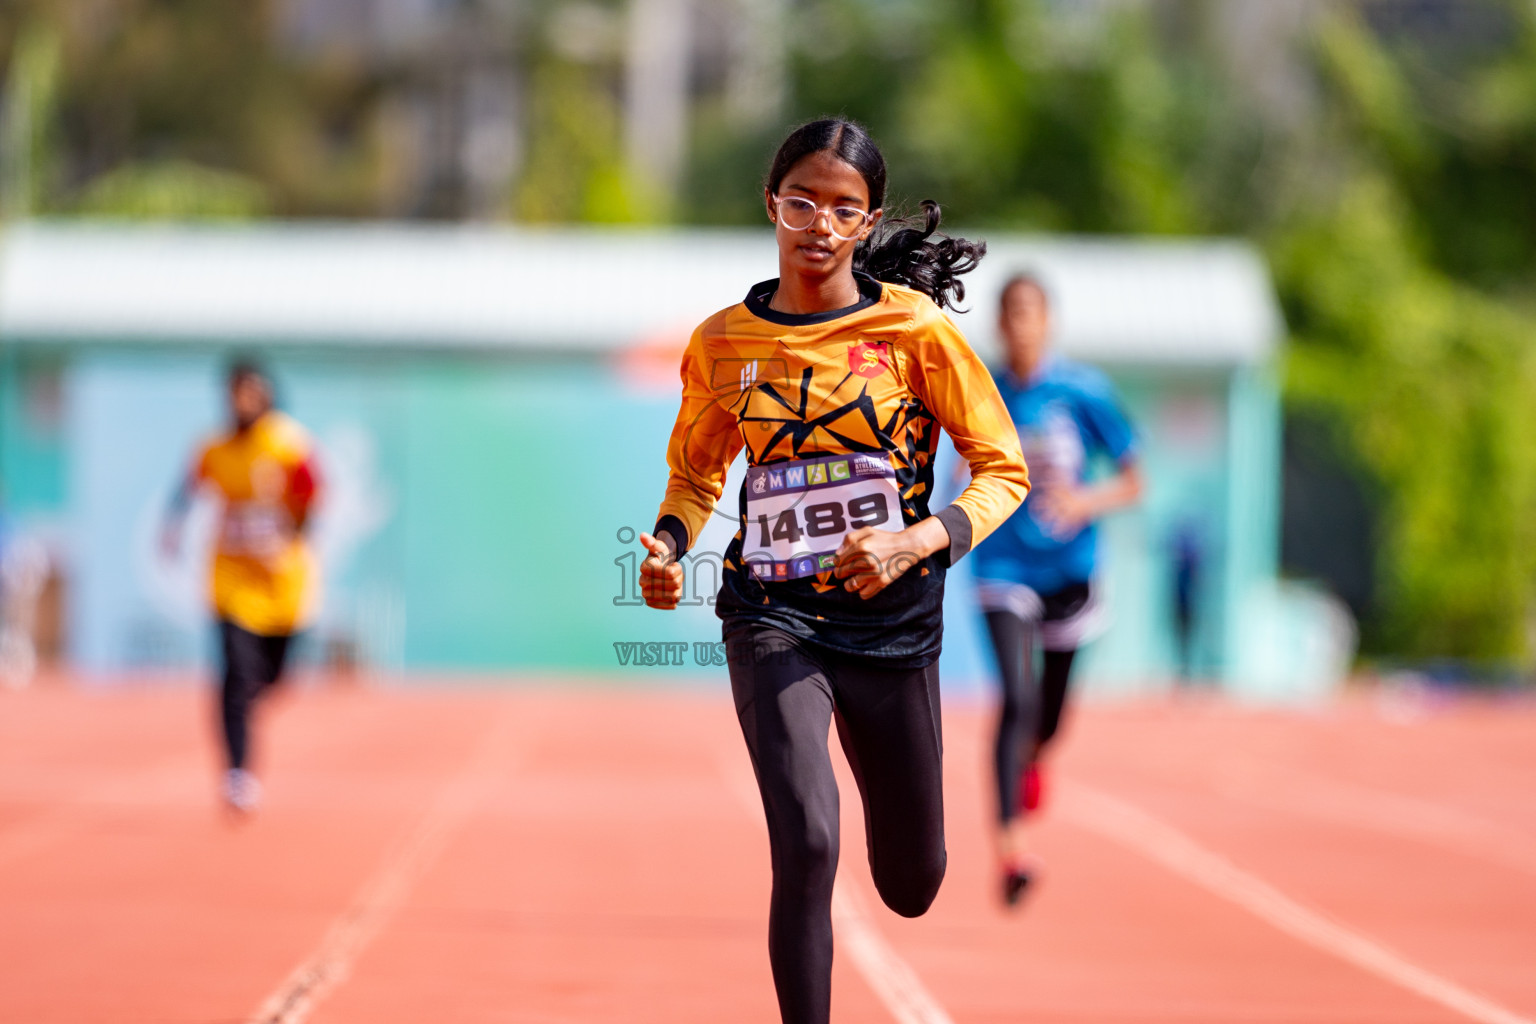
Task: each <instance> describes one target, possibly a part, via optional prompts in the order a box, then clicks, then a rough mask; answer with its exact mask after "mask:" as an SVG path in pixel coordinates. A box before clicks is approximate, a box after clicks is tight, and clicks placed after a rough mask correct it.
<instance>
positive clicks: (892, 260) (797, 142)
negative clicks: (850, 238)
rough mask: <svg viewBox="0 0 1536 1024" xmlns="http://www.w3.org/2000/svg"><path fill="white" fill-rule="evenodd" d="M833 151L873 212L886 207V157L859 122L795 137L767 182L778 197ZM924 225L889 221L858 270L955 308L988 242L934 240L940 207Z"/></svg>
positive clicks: (831, 124) (811, 126) (803, 130)
mask: <svg viewBox="0 0 1536 1024" xmlns="http://www.w3.org/2000/svg"><path fill="white" fill-rule="evenodd" d="M826 152H830V153H832V154H833V155H834V156H836V157H837V158H838V159H839V160H842V161H843V162H844V163H846V164H848V165H849V166H851V167H852V168H853V169H854V170H856V171H858V172H859V174H860V175H862V176H863V178H864V184H865V185H866V186H867V187H868V188H869V208H870V209H871V210H878V209H880V208H881V207H882V206H884V205H885V157H883V156H881V155H880V147H878V146H876V145H875V140H874V139H871V138H870V137H869V133H868V132H867V131H865V130H864V127H863V126H862V125H860V124H858V123H857V122H854V121H848V120H845V119H843V118H825V119H823V120H820V121H811V122H808V123H806V124H803V125H801V126H800V127H798V128H796V129H795V130H794V131H792V132H790V133H789V137H788V138H786V139H785V140H784V142H783V144H781V145H780V146H779V151H778V152H777V153H776V154H774V157H773V165H772V166H771V167H770V168H769V170H768V180H767V182H766V183H765V184H766V185H767V186H768V191H769V192H770V193H775V194H776V193H777V192H778V190H779V185H780V184H781V183H782V182H783V180H784V176H785V175H786V174H788V173H789V170H790V168H792V167H794V166H795V164H797V163H799V162H800V161H801V160H803V159H804V158H806V157H808V156H810V155H811V154H812V153H826ZM922 207H923V217H922V226H921V227H919V226H917V224H916V218H912V219H907V218H903V217H887V218H885V219H883V220H882V221H881V222H880V224H879V225H878V226H877V227H876V228H875V230H874V231H872V232H870V235H869V238H868V239H866V240H865V241H863V242H860V243H859V247H858V248H857V249H856V250H854V253H853V267H854V269H855V270H862V271H864V272H865V273H867V274H869V275H870V276H871V277H873V278H875V279H876V280H878V281H886V282H888V283H890V284H899V285H905V286H906V287H908V288H915V289H916V290H917V291H920V292H922V293H923V294H925V295H927V296H928V297H929V298H931V299H932V300H933V301H934V302H936V303H938V304H939V305H940V306H941V307H943V306H948V307H949V308H950V309H955V308H957V307H956V303H958V302H963V301H964V300H965V285H964V284H963V283H962V282H961V281H960V280H959V278H960V275H961V274H968V273H970V272H971V271H972V270H975V269H976V265H977V264H978V263H980V262H981V258H982V257H983V256H985V255H986V252H987V243H985V242H972V241H968V240H966V239H964V238H949V237H947V236H944V235H940V236H938V239H937V240H936V241H934V240H931V239H933V236H934V233H935V232H936V231H937V230H938V228H939V204H938V203H936V202H934V201H933V200H932V199H924V200H923V202H922Z"/></svg>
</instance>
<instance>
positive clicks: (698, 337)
mask: <svg viewBox="0 0 1536 1024" xmlns="http://www.w3.org/2000/svg"><path fill="white" fill-rule="evenodd" d="M856 277H857V281H858V285H859V293H860V299H859V302H858V303H856V304H855V305H853V306H850V307H848V308H846V309H840V310H833V311H831V312H828V313H821V314H811V315H792V314H785V313H780V312H778V311H776V310H773V309H770V308H769V306H768V303H769V301H770V300H771V298H772V296H773V293H774V290H775V289H776V288H777V285H778V282H777V281H767V282H764V283H762V284H759V285H755V286H754V287H753V288H752V289H751V291H749V292H748V294H747V298H746V299H745V300H744V301H743V302H740V303H738V304H736V305H734V306H731V307H730V308H729V309H725V310H722V311H721V312H719V313H716V314H715V315H714V316H712V317H710V318H709V319H708V320H706V321H705V322H704V323H703V324H701V325H700V326H699V328H698V329H697V330H696V331H695V332H694V334H693V337H692V339H691V340H690V341H689V344H688V349H687V351H686V353H685V354H684V356H683V363H682V382H683V395H682V405H681V408H680V409H679V410H678V416H677V422H676V424H675V426H674V427H673V430H672V436H671V441H670V443H669V444H668V448H667V464H668V467H669V469H670V477H669V479H668V482H667V491H666V496H665V498H664V499H663V501H662V504H661V510H660V514H659V518H658V520H657V523H656V528H657V529H658V530H662V529H666V530H668V531H670V532H671V533H672V534H673V536H674V537H675V538H676V540H677V541H678V543H679V544H680V545H681V546H682V549H683V550H684V551H686V550H687V548H689V547H690V546H691V545H692V544H693V543H694V542H695V541H696V539H697V538H698V536H699V533H700V531H702V529H703V528H704V525H705V523H706V522H708V520H709V517H710V516H711V515H713V514H714V513H715V505H716V502H717V501H718V500H719V498H720V496H721V493H722V491H723V490H724V486H725V478H726V473H727V470H728V469H729V467H730V464H731V463H732V461H734V460H735V458H736V455H737V453H738V452H740V451H742V450H743V449H745V450H746V453H747V463H748V466H749V467H768V468H767V469H766V470H764V471H763V472H762V473H759V472H757V471H755V470H753V469H749V470H748V473H749V477H750V478H751V480H752V485H753V488H755V489H757V490H759V491H760V490H762V483H761V481H760V479H759V478H760V477H762V476H764V475H765V474H768V475H771V479H773V481H774V483H775V484H779V483H781V481H779V480H778V478H777V475H776V473H775V470H774V467H776V466H777V465H778V464H779V463H786V464H791V465H792V466H793V467H794V469H795V471H796V472H800V473H802V474H803V473H810V474H812V475H813V477H814V476H815V475H816V474H820V473H822V472H824V471H825V470H826V469H827V468H831V469H832V470H833V472H834V474H835V473H836V472H837V471H838V470H839V469H841V471H842V472H843V473H844V474H847V473H848V472H849V470H848V467H847V466H843V465H842V460H839V459H828V458H825V457H828V456H838V455H849V456H854V457H855V460H851V461H853V462H854V463H855V470H857V463H856V457H857V456H859V455H874V456H876V457H877V461H878V462H879V464H880V466H882V467H883V466H886V465H888V466H889V469H890V470H893V471H894V481H893V484H894V488H895V493H896V494H897V495H898V496H899V498H898V500H899V504H900V510H901V518H902V521H901V524H892V525H895V526H899V525H907V526H910V525H912V524H913V523H916V522H918V521H919V520H921V519H924V518H927V516H928V515H929V502H930V500H931V497H932V494H933V486H934V473H933V458H934V451H935V448H936V446H937V444H938V438H939V432H938V428H940V427H942V428H943V429H944V430H945V431H947V432H948V433H949V435H950V438H951V439H952V440H953V442H954V444H955V448H956V450H957V451H958V452H959V453H960V455H961V456H962V457H963V458H965V459H966V460H967V462H969V463H970V467H971V483H970V485H969V486H968V487H967V488H966V489H965V491H964V493H962V494H961V495H960V496H959V497H958V498H957V499H956V500H955V502H954V504H953V505H950V506H949V507H947V508H945V509H943V510H941V511H940V512H939V513H938V515H939V518H940V519H941V520H942V521H943V522H944V525H945V527H946V528H947V529H948V530H949V535H950V539H951V544H950V547H949V549H948V550H946V551H942V552H939V553H938V554H937V555H934V556H930V557H928V558H925V559H923V560H922V561H921V563H919V564H915V565H913V566H912V567H911V568H910V569H908V570H907V571H906V573H905V574H903V575H902V576H901V577H900V578H898V579H897V580H896V581H895V582H894V583H892V584H891V585H890V586H889V587H887V588H885V590H883V591H881V592H880V593H879V594H877V595H876V596H875V597H873V598H869V599H867V600H866V599H864V598H861V597H859V596H858V595H857V594H851V593H849V592H848V591H846V590H845V589H843V587H842V586H841V581H838V580H836V579H834V578H833V576H832V573H831V571H830V568H822V569H821V571H812V569H814V568H816V567H817V566H818V565H819V566H822V567H824V566H826V565H828V564H829V563H828V561H827V560H826V558H825V555H822V556H820V559H821V560H820V561H819V562H814V561H813V562H807V563H805V565H806V568H804V569H803V570H799V572H803V575H798V578H797V572H794V571H791V572H786V566H785V563H782V562H779V563H765V562H759V561H751V562H749V561H748V560H747V559H746V558H744V557H743V551H744V548H746V549H752V548H753V547H754V546H756V545H757V544H758V543H759V538H758V536H757V534H758V532H761V533H762V534H763V537H762V538H761V542H762V543H763V544H764V545H766V544H767V543H768V541H769V537H768V531H769V527H770V524H769V522H768V520H767V519H766V518H765V519H764V521H763V522H762V523H760V524H759V523H756V522H755V521H749V519H748V506H749V495H748V487H747V486H746V485H744V486H743V488H742V494H741V501H740V513H739V522H738V525H739V527H740V528H739V529H738V530H737V533H736V536H735V537H734V538H733V539H732V541H731V543H730V545H729V546H728V548H727V549H726V551H725V553H724V555H723V569H722V573H721V580H722V584H721V589H720V593H719V596H718V598H717V600H716V611H717V613H718V614H719V615H720V617H721V618H722V619H725V620H727V621H728V622H729V621H731V620H733V619H747V620H755V621H760V622H762V623H764V624H767V625H772V626H775V627H777V628H779V629H783V630H785V631H786V632H789V633H791V634H793V635H797V636H801V637H803V638H805V639H807V640H809V641H812V642H814V643H817V644H820V645H822V646H824V647H827V648H830V649H832V650H836V651H843V652H851V653H860V654H867V655H871V656H875V657H881V658H886V659H892V660H901V661H904V662H908V663H911V664H922V663H926V662H928V661H931V660H932V659H933V658H934V657H935V656H937V654H938V650H939V643H940V637H941V632H942V618H941V604H942V601H943V590H944V571H945V569H946V568H947V567H948V566H949V565H951V564H952V563H953V562H954V561H955V560H956V559H958V558H959V557H961V556H962V555H963V554H965V552H966V551H968V550H969V549H970V547H971V545H972V544H974V543H977V542H979V541H980V540H981V539H982V538H984V537H985V536H986V535H987V534H989V533H991V532H992V530H993V529H995V528H996V527H997V526H998V525H999V524H1001V523H1002V522H1003V521H1004V520H1006V519H1007V518H1008V516H1009V515H1010V514H1011V513H1012V512H1013V511H1014V510H1015V509H1016V508H1018V506H1019V504H1020V502H1022V501H1023V500H1024V496H1025V495H1026V494H1027V493H1028V492H1029V473H1028V470H1027V468H1026V467H1025V464H1024V456H1023V454H1022V453H1021V451H1020V449H1019V439H1018V433H1017V432H1016V431H1015V430H1014V428H1013V424H1012V421H1011V419H1010V418H1009V415H1008V410H1007V408H1006V406H1005V405H1004V404H1003V401H1002V398H1001V397H1000V396H999V395H998V391H997V386H996V384H995V383H994V381H993V379H992V375H991V374H990V373H989V372H988V370H987V368H986V367H985V366H984V365H983V364H982V362H981V360H980V359H979V358H978V357H977V356H976V354H975V353H974V352H973V351H972V350H971V347H970V345H969V344H967V343H966V340H965V337H964V336H963V335H962V334H961V333H960V331H959V329H958V328H956V327H955V325H954V324H953V323H952V322H951V321H950V320H949V318H948V317H946V316H945V315H944V313H943V312H942V311H941V310H940V309H939V308H938V306H937V305H935V304H934V302H933V301H932V300H931V299H930V298H928V296H926V295H924V294H922V293H921V292H918V291H915V290H913V289H910V288H904V287H901V286H898V285H892V284H885V283H882V282H879V281H876V280H874V279H873V278H870V277H868V276H866V275H863V274H859V275H856ZM872 465H873V464H872ZM874 474H875V470H874V469H871V476H873V475H874ZM855 475H856V474H855ZM800 479H801V480H802V481H803V480H804V476H803V475H802V476H801V477H800ZM823 479H824V478H823ZM871 497H873V496H871ZM881 500H883V499H881ZM829 514H835V515H836V516H837V517H838V519H839V522H847V521H849V520H848V518H847V516H846V515H845V514H844V513H842V512H837V511H836V510H833V511H832V512H830V513H829ZM755 518H756V517H754V519H755ZM851 521H852V522H853V523H854V524H856V525H857V524H858V520H857V519H853V520H851ZM790 528H791V530H792V535H793V536H794V539H795V540H796V541H797V542H798V541H800V539H801V531H800V530H799V529H798V528H796V525H795V524H791V527H790ZM749 530H750V531H752V532H748V531H749ZM775 532H777V528H776V529H775ZM781 536H782V534H781ZM700 557H702V556H701V555H700V554H699V553H697V552H695V553H694V554H693V558H694V559H695V560H697V559H698V558H700ZM770 565H772V570H770V568H769V566H770Z"/></svg>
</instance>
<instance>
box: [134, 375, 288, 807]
mask: <svg viewBox="0 0 1536 1024" xmlns="http://www.w3.org/2000/svg"><path fill="white" fill-rule="evenodd" d="M229 409H230V418H231V421H232V425H231V429H230V431H229V432H228V433H226V434H224V435H222V436H219V437H216V438H214V439H213V440H212V441H210V442H209V443H208V444H206V445H205V446H204V447H203V448H202V449H201V450H200V451H199V452H198V455H197V458H196V460H195V461H194V462H193V464H192V469H191V472H189V473H188V474H187V476H186V478H185V480H184V481H183V482H182V484H181V486H180V487H179V488H178V489H177V492H176V497H175V498H174V500H173V501H172V505H171V509H170V513H169V515H168V517H167V520H166V524H165V531H164V535H163V543H162V547H163V548H164V550H165V552H166V553H167V554H168V555H171V556H174V555H175V554H176V553H177V552H178V551H179V549H180V547H181V533H182V524H183V522H184V520H185V517H186V512H187V509H188V507H189V506H190V505H191V502H192V498H193V497H194V496H195V495H196V494H197V492H198V491H200V490H203V489H207V490H209V491H212V492H214V493H216V494H217V495H218V496H219V498H220V499H221V500H222V502H223V512H222V518H221V521H220V526H219V534H218V540H217V543H216V546H215V552H214V557H213V565H212V571H211V578H210V586H209V589H210V596H211V599H212V603H213V610H214V614H215V616H216V618H217V619H218V623H219V633H220V640H221V647H222V653H223V662H224V675H223V684H222V688H221V692H220V713H221V714H220V717H221V722H222V725H223V735H224V743H225V753H226V755H227V758H228V771H227V773H226V774H225V778H224V799H225V800H226V802H228V804H229V805H230V806H231V807H232V808H234V809H236V810H238V811H242V812H250V811H253V810H255V809H256V807H257V805H258V804H259V803H260V799H261V790H260V786H259V785H258V784H257V782H256V779H255V777H254V776H253V775H251V773H250V771H249V770H248V769H247V767H246V765H247V758H248V746H249V743H248V734H249V726H248V720H249V716H250V709H251V705H252V703H253V702H254V701H255V699H256V698H257V697H258V696H260V695H261V693H262V692H263V691H264V690H266V689H267V688H268V687H270V686H272V685H273V684H274V683H276V682H277V681H278V680H279V679H280V678H281V676H282V671H283V663H284V661H285V659H286V658H287V655H288V648H289V644H290V641H291V640H292V638H293V636H294V634H296V633H298V632H299V631H300V630H302V629H303V628H304V627H305V626H306V625H307V624H308V621H309V617H310V614H311V612H312V611H313V609H314V606H315V603H316V597H317V590H318V573H317V571H316V567H315V564H314V559H313V556H312V555H311V553H310V551H309V546H308V545H307V544H306V543H305V541H304V527H305V525H306V523H307V522H308V520H309V513H310V510H311V509H312V508H313V507H314V503H315V499H316V496H317V495H318V493H319V478H318V475H317V473H316V472H315V465H314V453H313V448H312V445H311V443H310V440H309V435H308V434H307V433H306V432H305V431H304V428H303V427H301V426H299V424H298V423H296V422H295V421H294V420H292V419H290V418H289V417H288V416H285V415H284V414H283V413H281V412H278V411H277V410H276V409H274V408H273V389H272V382H271V379H270V378H269V377H268V376H267V374H266V373H265V372H264V371H263V370H262V369H261V368H260V367H258V366H256V365H255V364H254V363H248V362H240V363H237V364H235V366H234V367H233V368H232V369H231V370H230V373H229Z"/></svg>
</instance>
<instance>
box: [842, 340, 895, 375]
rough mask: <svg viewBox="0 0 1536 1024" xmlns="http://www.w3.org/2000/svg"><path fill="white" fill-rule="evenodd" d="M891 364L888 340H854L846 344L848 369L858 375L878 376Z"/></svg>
mask: <svg viewBox="0 0 1536 1024" xmlns="http://www.w3.org/2000/svg"><path fill="white" fill-rule="evenodd" d="M890 366H891V344H890V342H888V341H856V342H854V343H853V344H852V345H849V346H848V369H850V370H852V371H853V372H854V373H856V374H858V375H859V376H860V377H878V376H880V375H881V374H882V373H884V372H885V371H886V370H888V369H890Z"/></svg>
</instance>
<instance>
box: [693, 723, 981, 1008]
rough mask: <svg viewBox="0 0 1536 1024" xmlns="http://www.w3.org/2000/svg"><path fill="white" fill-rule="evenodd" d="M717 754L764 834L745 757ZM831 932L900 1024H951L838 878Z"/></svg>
mask: <svg viewBox="0 0 1536 1024" xmlns="http://www.w3.org/2000/svg"><path fill="white" fill-rule="evenodd" d="M717 753H718V754H719V761H720V770H721V772H722V773H723V774H724V775H725V780H726V784H727V785H728V786H729V788H730V790H731V793H732V794H733V795H734V796H735V797H736V801H737V803H739V804H740V805H741V806H742V807H743V808H744V809H745V810H746V812H747V815H748V816H749V817H750V818H751V819H752V820H753V821H755V822H757V823H758V825H759V827H761V828H763V830H764V832H765V833H766V831H767V825H766V823H765V822H764V821H763V801H762V798H761V796H759V794H758V792H757V783H756V782H755V781H754V780H753V779H752V776H751V774H750V772H749V771H747V770H746V769H745V765H744V764H743V760H744V754H743V753H742V752H739V751H738V752H736V753H735V755H734V756H731V755H728V754H727V753H726V752H725V751H724V750H723V749H722V750H719V751H717ZM832 927H833V932H834V934H835V935H836V936H837V938H838V940H839V941H840V943H841V945H842V948H843V949H844V951H846V952H847V954H848V957H849V959H851V960H852V961H853V965H854V967H855V968H857V969H858V972H859V974H860V975H861V976H862V977H863V978H864V982H865V984H867V985H868V986H869V988H870V991H872V992H874V994H875V997H876V998H877V999H879V1000H880V1002H881V1003H883V1004H884V1005H885V1008H886V1009H887V1010H889V1011H890V1013H891V1016H892V1017H894V1018H896V1020H897V1022H898V1024H954V1020H953V1019H952V1018H951V1017H950V1016H949V1014H948V1013H946V1012H945V1011H944V1007H943V1006H941V1005H939V1001H938V1000H937V999H935V998H934V997H933V993H931V992H929V991H928V989H927V988H926V987H925V986H924V985H923V982H922V979H920V978H919V977H918V976H917V972H916V971H914V970H913V969H912V967H911V965H909V964H908V963H907V962H906V961H905V960H903V959H902V958H901V954H899V953H897V952H896V950H895V949H894V948H892V946H891V944H890V943H889V942H887V941H886V939H885V936H884V935H881V934H880V931H879V929H877V928H876V927H875V926H874V924H873V923H871V921H870V920H869V916H868V915H867V914H866V913H865V912H864V907H863V902H862V901H861V900H860V899H859V896H858V894H857V892H855V891H854V889H853V887H852V885H850V884H849V883H847V882H846V881H844V877H843V876H842V875H841V874H840V875H839V877H838V879H837V881H836V883H834V885H833V887H832Z"/></svg>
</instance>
